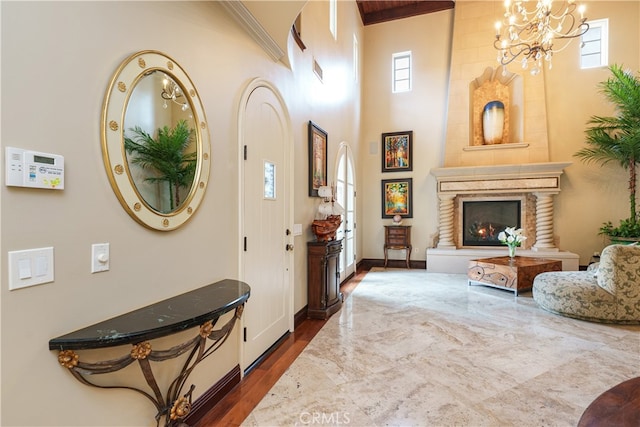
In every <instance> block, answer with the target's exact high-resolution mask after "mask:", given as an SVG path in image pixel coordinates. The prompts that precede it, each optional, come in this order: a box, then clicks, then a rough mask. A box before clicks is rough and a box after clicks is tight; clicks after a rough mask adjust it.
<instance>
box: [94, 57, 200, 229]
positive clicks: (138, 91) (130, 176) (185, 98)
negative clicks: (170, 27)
mask: <svg viewBox="0 0 640 427" xmlns="http://www.w3.org/2000/svg"><path fill="white" fill-rule="evenodd" d="M102 114H103V117H102V152H103V158H104V164H105V168H106V169H107V174H108V176H109V181H110V182H111V186H112V187H113V190H114V192H115V193H116V196H117V197H118V200H119V201H120V203H121V204H122V206H123V207H124V208H125V210H126V211H127V213H129V215H131V217H133V218H134V219H135V220H136V221H138V222H139V223H141V224H143V225H145V226H147V227H149V228H152V229H155V230H162V231H169V230H174V229H176V228H177V227H179V226H181V225H182V224H184V223H185V222H186V221H188V220H189V218H191V216H193V214H194V212H195V210H196V209H197V207H198V205H199V204H200V202H201V201H202V198H203V196H204V192H205V190H206V187H207V181H208V178H209V167H210V166H209V165H210V151H211V147H210V142H209V131H208V126H207V121H206V119H205V115H204V109H203V107H202V103H201V102H200V98H199V96H198V93H197V91H196V89H195V86H194V84H193V83H192V82H191V80H190V79H189V76H187V74H186V72H185V71H184V70H183V69H182V68H181V67H180V66H179V65H178V64H177V63H176V62H175V61H174V60H173V59H171V58H169V57H168V56H166V55H164V54H162V53H160V52H157V51H151V50H147V51H142V52H138V53H136V54H134V55H132V56H130V57H129V58H127V59H126V60H125V61H124V62H123V63H122V64H121V65H120V67H119V68H118V69H117V71H116V73H115V74H114V76H113V79H112V80H111V84H110V85H109V89H108V90H107V94H106V96H105V102H104V107H103V112H102Z"/></svg>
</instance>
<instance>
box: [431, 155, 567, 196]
mask: <svg viewBox="0 0 640 427" xmlns="http://www.w3.org/2000/svg"><path fill="white" fill-rule="evenodd" d="M570 165H571V163H568V162H548V163H526V164H521V165H494V166H460V167H446V168H435V169H431V175H433V176H435V177H436V180H437V181H438V193H455V194H457V193H462V192H474V193H475V192H483V193H496V192H498V191H499V192H501V193H504V192H528V191H527V190H529V192H530V191H545V190H546V191H554V190H555V191H559V189H560V175H562V173H563V171H564V169H565V168H566V167H568V166H570Z"/></svg>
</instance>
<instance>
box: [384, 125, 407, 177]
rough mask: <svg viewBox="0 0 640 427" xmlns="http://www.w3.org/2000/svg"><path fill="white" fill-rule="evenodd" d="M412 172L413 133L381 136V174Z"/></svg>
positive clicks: (405, 132)
mask: <svg viewBox="0 0 640 427" xmlns="http://www.w3.org/2000/svg"><path fill="white" fill-rule="evenodd" d="M411 170H413V131H411V130H408V131H403V132H390V133H383V134H382V172H400V171H411Z"/></svg>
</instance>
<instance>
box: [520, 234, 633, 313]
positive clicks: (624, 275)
mask: <svg viewBox="0 0 640 427" xmlns="http://www.w3.org/2000/svg"><path fill="white" fill-rule="evenodd" d="M533 299H534V300H535V301H536V302H537V303H538V305H540V307H542V308H544V309H545V310H547V311H550V312H552V313H556V314H561V315H563V316H568V317H574V318H576V319H582V320H589V321H592V322H603V323H626V324H640V246H635V245H610V246H607V247H606V248H604V250H603V251H602V254H601V257H600V262H599V263H596V264H592V265H591V266H589V269H587V271H557V272H548V273H541V274H539V275H537V276H536V277H535V279H534V281H533Z"/></svg>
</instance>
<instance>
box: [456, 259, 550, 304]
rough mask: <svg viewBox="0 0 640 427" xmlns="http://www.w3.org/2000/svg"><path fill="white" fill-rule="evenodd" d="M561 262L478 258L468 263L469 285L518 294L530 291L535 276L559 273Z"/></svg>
mask: <svg viewBox="0 0 640 427" xmlns="http://www.w3.org/2000/svg"><path fill="white" fill-rule="evenodd" d="M561 270H562V261H558V260H554V259H544V258H533V257H523V256H516V257H514V258H513V259H511V258H509V257H508V256H501V257H494V258H480V259H472V260H471V261H469V270H468V272H467V276H468V278H469V285H485V286H493V287H494V288H500V289H506V290H509V291H513V292H514V293H515V294H516V296H518V292H522V291H525V290H529V289H531V287H532V285H533V279H534V278H535V277H536V275H538V274H540V273H544V272H546V271H561Z"/></svg>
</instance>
